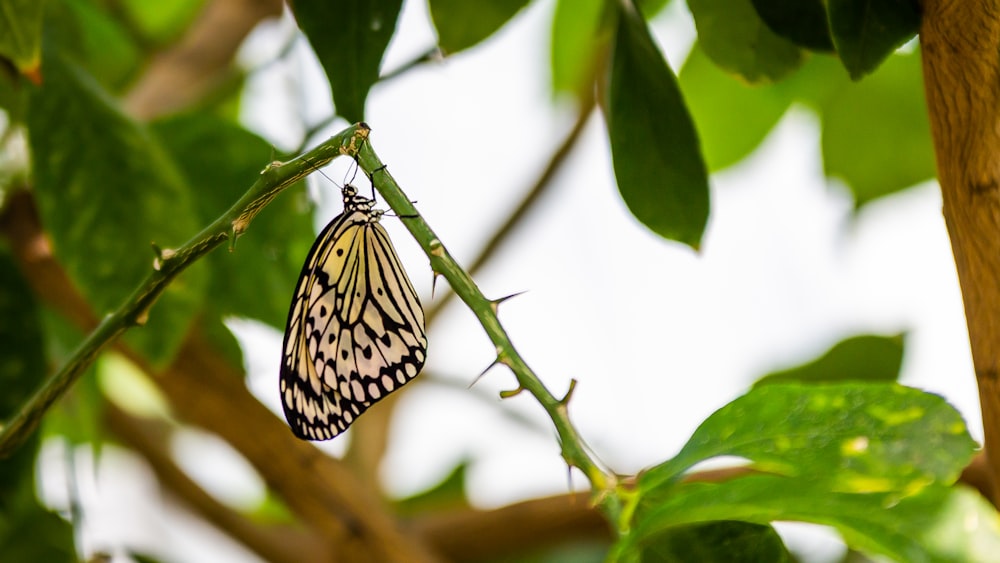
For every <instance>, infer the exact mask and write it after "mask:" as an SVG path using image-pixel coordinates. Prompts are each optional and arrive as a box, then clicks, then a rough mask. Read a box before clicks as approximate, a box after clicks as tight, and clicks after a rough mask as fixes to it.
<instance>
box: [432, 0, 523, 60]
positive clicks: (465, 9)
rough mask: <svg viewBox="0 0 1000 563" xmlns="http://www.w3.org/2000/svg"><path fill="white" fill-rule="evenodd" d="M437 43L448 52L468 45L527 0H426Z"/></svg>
mask: <svg viewBox="0 0 1000 563" xmlns="http://www.w3.org/2000/svg"><path fill="white" fill-rule="evenodd" d="M428 4H430V8H431V19H432V20H434V27H435V28H436V29H437V32H438V45H439V46H440V47H441V49H442V50H443V51H444V52H445V53H448V54H451V53H457V52H459V51H461V50H462V49H468V48H469V47H472V46H473V45H475V44H476V43H479V42H480V41H482V40H483V39H486V38H487V37H489V36H490V35H493V33H494V32H496V30H498V29H500V27H501V26H503V24H505V23H507V21H508V20H509V19H511V18H512V17H514V14H516V13H517V12H519V11H520V10H521V8H523V7H525V6H526V5H527V4H528V0H479V1H478V2H468V1H467V0H429V2H428Z"/></svg>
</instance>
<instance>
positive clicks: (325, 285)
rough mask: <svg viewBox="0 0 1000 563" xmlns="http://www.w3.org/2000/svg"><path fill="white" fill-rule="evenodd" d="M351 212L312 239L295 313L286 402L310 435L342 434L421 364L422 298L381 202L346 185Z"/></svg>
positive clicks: (297, 428)
mask: <svg viewBox="0 0 1000 563" xmlns="http://www.w3.org/2000/svg"><path fill="white" fill-rule="evenodd" d="M343 193H344V212H343V213H341V214H340V215H338V216H337V217H335V218H334V219H333V221H331V222H330V224H329V225H327V227H326V228H325V229H323V232H322V233H321V234H320V236H319V237H318V238H317V240H316V242H315V243H314V244H313V248H312V250H310V251H309V256H308V257H307V258H306V263H305V265H304V266H303V268H302V273H301V275H300V277H299V282H298V284H297V286H296V290H295V295H294V297H293V299H292V305H291V309H290V311H289V314H288V325H287V327H286V330H285V339H284V344H283V347H282V363H281V375H280V387H281V401H282V406H283V408H284V411H285V418H286V419H287V420H288V423H289V425H290V426H291V428H292V431H293V432H294V433H295V435H296V436H298V437H300V438H303V439H308V440H327V439H330V438H333V437H334V436H336V435H338V434H340V433H341V432H343V431H344V430H346V429H347V427H348V426H350V424H351V423H352V422H353V421H354V419H355V418H357V417H358V415H360V414H361V413H363V412H364V411H365V410H366V409H368V407H369V406H371V405H372V404H373V403H375V402H376V401H378V400H380V399H382V398H383V397H385V396H386V395H387V394H389V393H391V392H392V391H394V390H396V389H397V388H399V387H401V386H402V385H404V384H405V383H407V382H408V381H410V380H411V379H413V377H415V376H416V375H417V373H419V372H420V368H421V367H423V364H424V360H425V355H426V350H427V337H426V335H425V333H424V316H423V310H422V309H421V307H420V301H419V299H418V298H417V295H416V292H415V291H414V289H413V286H412V284H410V280H409V279H408V278H407V276H406V272H405V271H403V268H402V265H401V264H400V262H399V258H398V257H397V256H396V251H395V250H394V249H393V246H392V243H391V241H390V240H389V235H388V233H387V232H386V231H385V228H383V227H382V225H380V224H379V223H378V220H379V217H380V216H381V213H382V212H381V211H377V210H373V209H372V205H373V203H374V202H373V201H372V200H370V199H368V198H365V197H362V196H359V195H357V192H356V190H355V189H354V188H353V187H352V186H350V185H348V186H345V187H344V190H343Z"/></svg>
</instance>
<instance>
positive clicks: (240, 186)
mask: <svg viewBox="0 0 1000 563" xmlns="http://www.w3.org/2000/svg"><path fill="white" fill-rule="evenodd" d="M153 132H154V133H155V134H156V135H157V136H158V137H159V139H160V140H161V141H162V143H163V146H164V147H165V148H166V149H167V150H168V151H169V152H170V153H171V154H172V155H173V158H174V161H175V162H177V163H178V165H179V166H180V168H181V172H182V173H183V174H184V176H185V178H186V179H187V183H188V185H190V186H191V189H192V190H193V192H194V193H197V194H199V197H198V198H197V199H196V201H195V203H196V211H197V216H198V218H199V223H203V224H207V223H209V222H211V221H213V220H215V219H216V218H218V217H219V216H220V215H221V214H222V213H224V212H225V211H226V210H227V209H229V207H230V206H231V205H232V204H233V203H234V202H235V201H236V200H238V199H239V198H240V196H242V195H243V193H244V192H246V190H247V188H249V187H250V185H251V184H253V182H254V181H255V180H256V179H257V178H258V177H259V176H260V170H261V169H262V168H263V167H264V165H265V164H266V163H267V162H269V161H270V160H271V155H272V152H273V149H272V148H271V146H270V145H269V144H268V143H267V141H265V140H263V139H261V138H260V137H258V136H257V135H254V134H253V133H250V132H249V131H247V130H246V129H243V128H242V127H240V126H239V125H236V124H235V123H232V122H230V121H226V120H224V119H221V118H218V117H215V116H213V115H211V114H206V113H196V114H187V115H182V116H176V117H172V118H170V119H168V120H165V121H162V122H159V123H156V124H154V126H153ZM206 147H211V150H205V148H206ZM288 192H289V193H283V194H282V195H281V196H280V197H279V198H278V199H277V200H275V201H274V202H272V203H271V204H270V205H268V206H267V207H266V208H265V209H264V210H262V211H261V212H260V214H259V215H258V216H257V218H255V219H254V222H253V224H252V225H251V226H250V229H249V230H248V231H247V232H246V233H245V234H243V235H242V236H241V237H240V238H239V240H238V241H237V243H236V246H235V248H234V249H233V251H232V252H226V251H219V252H213V253H212V254H209V255H208V256H207V257H206V258H205V262H206V263H207V265H208V268H209V269H210V270H211V272H210V275H209V277H210V283H209V297H210V299H209V301H210V304H211V308H212V309H213V310H215V311H216V312H218V313H221V314H222V315H237V316H242V317H250V318H255V319H258V320H261V321H264V322H266V323H268V324H270V325H271V326H274V327H277V328H283V327H284V325H285V321H286V319H287V318H288V306H289V303H290V302H291V299H292V293H293V291H294V289H295V281H296V279H297V277H298V274H299V271H300V270H301V269H302V262H303V260H305V256H306V254H307V253H308V251H309V248H310V246H311V245H312V242H313V239H315V238H316V234H315V232H314V231H313V228H312V213H313V205H312V204H311V203H310V202H309V200H308V198H307V197H306V194H305V190H304V189H303V186H302V185H301V184H300V185H299V186H297V187H293V188H291V189H290V190H288Z"/></svg>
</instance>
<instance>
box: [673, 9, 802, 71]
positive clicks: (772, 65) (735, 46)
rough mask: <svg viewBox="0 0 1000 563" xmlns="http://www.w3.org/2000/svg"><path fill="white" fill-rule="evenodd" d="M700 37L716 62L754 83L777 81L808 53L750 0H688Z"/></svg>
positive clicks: (704, 47)
mask: <svg viewBox="0 0 1000 563" xmlns="http://www.w3.org/2000/svg"><path fill="white" fill-rule="evenodd" d="M688 7H689V8H690V9H691V15H692V16H694V23H695V26H696V27H697V28H698V41H699V43H701V46H702V48H703V49H705V53H706V54H707V55H708V57H709V58H710V59H712V61H714V62H715V64H717V65H719V66H720V67H722V68H724V69H725V70H727V71H729V72H732V73H734V74H737V75H739V76H740V77H742V78H743V79H744V80H746V81H747V82H750V83H759V82H774V81H777V80H780V79H781V78H783V77H785V76H786V75H787V74H788V73H790V72H792V71H793V70H795V69H796V68H798V67H799V66H800V65H801V64H802V62H803V61H804V60H805V57H804V55H803V53H802V51H801V50H800V49H799V48H798V47H796V46H795V44H794V43H792V42H791V41H789V40H787V39H785V38H783V37H779V36H778V35H776V34H775V33H774V32H773V31H771V29H770V28H769V27H768V26H767V24H765V23H764V21H763V20H762V19H761V18H760V16H759V15H757V11H756V10H754V7H753V4H751V2H750V0H688Z"/></svg>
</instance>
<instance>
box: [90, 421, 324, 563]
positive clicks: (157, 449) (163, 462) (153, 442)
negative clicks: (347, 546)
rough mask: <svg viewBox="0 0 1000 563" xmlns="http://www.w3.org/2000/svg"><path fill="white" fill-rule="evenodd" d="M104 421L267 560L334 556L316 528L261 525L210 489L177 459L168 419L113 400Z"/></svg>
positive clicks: (191, 501) (311, 562) (163, 479)
mask: <svg viewBox="0 0 1000 563" xmlns="http://www.w3.org/2000/svg"><path fill="white" fill-rule="evenodd" d="M104 422H105V424H106V425H107V427H108V428H109V429H110V430H111V432H112V433H114V434H115V436H117V437H118V438H120V439H121V440H122V442H123V443H124V444H125V445H127V446H128V447H130V448H131V449H132V450H134V451H135V452H137V453H138V454H139V455H141V456H142V457H144V458H145V459H146V461H147V462H148V463H149V466H150V467H151V468H152V470H153V472H154V473H156V477H157V478H158V479H159V481H160V483H161V484H163V485H164V486H165V487H166V488H167V489H168V490H169V491H170V492H172V493H173V494H174V495H176V496H177V497H178V498H179V499H181V500H182V501H183V502H185V503H186V504H187V505H188V506H189V507H191V508H192V509H194V510H195V511H196V512H197V513H198V514H200V515H201V516H202V517H204V518H205V519H206V520H208V521H209V522H211V523H212V524H214V525H215V526H216V527H218V528H219V529H220V530H222V531H224V532H225V533H226V534H227V535H229V536H230V537H232V538H234V539H236V540H238V541H240V542H241V543H243V545H245V546H247V547H249V548H250V549H251V550H253V551H254V552H255V553H257V555H260V556H261V557H262V558H263V559H266V560H267V561H272V562H275V563H321V562H323V561H330V560H331V558H332V557H333V553H332V552H331V551H330V547H331V546H330V545H329V544H327V543H326V542H324V541H323V540H322V538H320V537H319V536H318V535H317V534H316V533H315V532H314V531H313V530H312V529H308V528H302V527H292V526H287V525H270V526H267V525H262V524H258V523H256V522H254V521H253V520H251V519H249V518H247V517H246V516H244V515H242V514H240V513H239V512H237V511H235V510H233V509H232V508H230V507H228V506H226V505H225V504H223V503H221V502H219V501H218V500H216V499H215V498H214V497H212V496H211V495H209V494H208V493H207V492H205V490H204V489H202V488H201V487H200V486H198V484H197V483H195V482H194V481H193V480H192V479H191V478H190V477H188V475H187V474H186V473H185V472H184V471H183V470H182V469H181V468H180V467H178V466H177V464H176V463H175V462H174V460H173V457H171V455H170V451H169V450H168V448H167V444H169V442H170V433H171V431H170V427H169V425H167V424H166V423H165V422H162V421H158V420H153V419H143V418H139V417H135V416H132V415H130V414H128V413H126V412H125V411H123V410H121V409H120V408H118V407H117V406H115V405H114V404H113V403H108V404H107V405H106V406H105V409H104Z"/></svg>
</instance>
